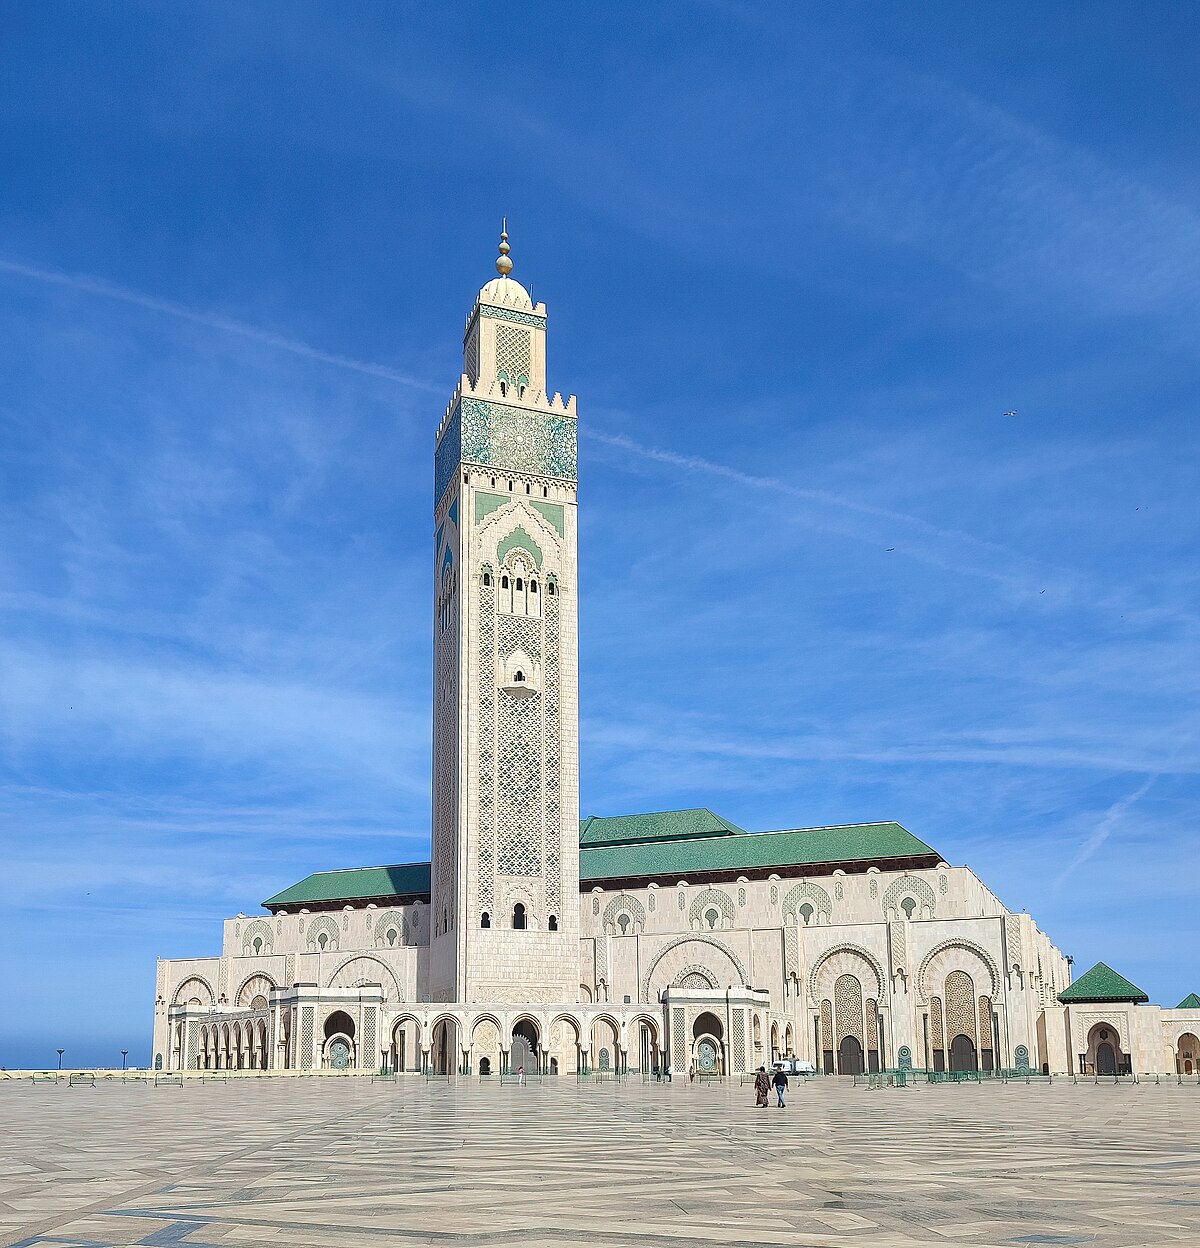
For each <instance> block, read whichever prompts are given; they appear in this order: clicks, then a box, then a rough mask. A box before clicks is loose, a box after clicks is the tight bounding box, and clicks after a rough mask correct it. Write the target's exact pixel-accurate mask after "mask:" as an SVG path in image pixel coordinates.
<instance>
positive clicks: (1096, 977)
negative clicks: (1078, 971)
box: [1058, 962, 1150, 1005]
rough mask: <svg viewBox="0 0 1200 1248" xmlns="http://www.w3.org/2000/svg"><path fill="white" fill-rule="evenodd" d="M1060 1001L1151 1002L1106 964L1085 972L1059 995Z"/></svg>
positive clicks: (1135, 985) (1138, 989)
mask: <svg viewBox="0 0 1200 1248" xmlns="http://www.w3.org/2000/svg"><path fill="white" fill-rule="evenodd" d="M1058 999H1059V1001H1063V1002H1066V1004H1067V1005H1071V1004H1072V1003H1078V1004H1081V1005H1082V1004H1086V1003H1087V1002H1089V1001H1099V1002H1104V1001H1111V1002H1116V1001H1132V1002H1134V1003H1140V1002H1144V1001H1149V1000H1150V998H1149V997H1148V996H1147V995H1146V994H1145V993H1144V992H1143V991H1142V990H1141V989H1140V988H1139V987H1138V986H1137V984H1135V983H1133V982H1132V981H1131V980H1128V979H1126V978H1125V976H1124V975H1122V974H1121V973H1120V972H1119V971H1114V970H1113V968H1112V967H1111V966H1109V965H1108V964H1107V963H1106V962H1097V963H1096V965H1095V966H1093V967H1092V969H1091V970H1090V971H1085V972H1084V973H1083V974H1082V975H1080V977H1079V978H1078V979H1077V980H1075V982H1074V983H1072V984H1070V985H1068V986H1067V987H1066V988H1064V989H1063V990H1062V992H1060V993H1059V994H1058Z"/></svg>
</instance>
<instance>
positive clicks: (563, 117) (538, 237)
mask: <svg viewBox="0 0 1200 1248" xmlns="http://www.w3.org/2000/svg"><path fill="white" fill-rule="evenodd" d="M4 23H5V33H4V38H5V44H6V57H5V60H6V70H5V74H4V75H3V76H2V77H0V117H3V119H4V120H3V122H2V123H0V160H2V162H3V168H4V170H5V177H4V181H3V187H2V189H0V377H2V378H3V382H2V383H0V422H2V427H3V437H2V438H0V539H2V540H0V827H2V828H3V854H4V857H3V861H4V870H3V873H2V874H0V983H2V985H3V990H4V996H5V1000H6V1002H7V1003H8V1004H9V1006H10V1007H12V1008H6V1009H5V1010H3V1011H0V1063H2V1064H5V1065H8V1066H15V1065H21V1064H41V1063H43V1062H46V1061H48V1060H52V1055H53V1049H54V1048H56V1047H58V1046H59V1045H63V1046H65V1047H66V1048H67V1050H68V1057H67V1061H68V1063H71V1062H75V1063H80V1064H82V1063H83V1062H85V1061H86V1062H102V1061H119V1051H120V1049H121V1048H122V1047H128V1048H129V1049H130V1050H131V1060H138V1061H145V1060H147V1056H148V1052H149V1028H150V1021H151V1002H152V997H153V981H154V959H155V957H157V956H160V955H161V956H187V955H199V954H215V953H216V952H217V951H218V949H219V939H220V920H221V919H222V918H223V917H224V916H227V915H230V914H235V913H237V912H238V911H244V912H247V913H252V912H254V910H255V909H256V907H257V903H258V901H259V900H260V899H261V898H263V897H265V896H268V895H270V893H272V892H274V891H276V890H277V889H279V888H281V887H283V886H285V885H286V884H288V883H290V882H292V881H294V880H295V879H298V878H300V877H301V876H303V875H305V874H306V873H308V872H310V871H313V870H318V869H323V868H329V867H337V866H353V865H361V864H370V863H380V862H396V861H406V860H412V859H417V858H422V857H424V856H425V855H427V853H428V828H429V812H428V804H429V795H428V788H429V699H430V694H429V665H430V664H429V660H430V649H431V642H430V584H431V581H430V558H431V555H430V541H431V523H430V481H431V474H432V450H433V435H434V431H435V429H436V426H437V423H438V419H439V417H440V414H441V412H442V409H443V407H444V405H445V402H446V400H447V398H448V397H449V394H450V391H451V390H452V388H453V385H454V382H455V379H456V377H457V375H458V372H459V369H460V366H461V355H460V352H461V331H462V326H463V319H464V317H465V315H466V313H467V312H468V310H469V308H470V306H471V303H472V300H473V297H474V293H475V291H476V290H477V289H478V287H479V286H480V285H481V284H482V283H483V282H484V281H485V280H487V278H488V277H489V276H490V275H491V273H492V267H491V266H492V260H493V257H494V254H495V241H496V233H497V227H498V223H499V218H500V216H501V215H502V214H507V215H508V218H509V222H510V229H511V233H512V245H513V256H514V259H515V261H516V274H515V275H516V276H517V277H519V278H521V279H522V280H523V281H525V282H526V283H527V284H529V285H531V286H532V288H533V293H534V296H535V298H539V299H544V300H545V301H546V302H547V304H548V305H549V310H550V334H551V338H550V371H551V384H552V386H553V387H554V388H557V389H561V390H563V391H564V392H568V391H569V392H573V393H576V394H578V395H579V396H580V414H581V560H582V573H581V576H582V586H581V590H582V622H581V629H582V632H581V640H580V647H581V667H582V703H583V711H582V752H583V757H582V805H583V813H584V814H610V813H619V812H623V811H631V810H645V809H663V808H669V807H673V806H688V805H709V806H712V807H713V808H714V809H716V810H717V811H719V812H720V813H721V814H722V815H724V816H725V817H727V818H729V819H731V820H733V821H735V822H737V823H739V824H741V825H743V826H745V827H749V828H752V829H767V828H781V827H797V826H800V827H803V826H812V825H820V824H828V823H844V822H855V821H865V820H873V819H897V820H899V821H900V822H902V823H904V824H905V825H906V826H908V827H909V828H911V829H912V830H913V831H914V832H915V833H917V834H918V835H919V836H921V837H922V838H924V839H925V840H927V841H929V842H930V843H931V844H933V845H934V846H935V847H937V848H938V849H939V850H940V851H941V852H942V854H943V855H944V856H945V857H946V858H947V859H948V860H949V861H951V862H954V863H964V862H965V863H968V864H969V865H971V866H972V867H974V869H975V870H976V871H977V872H978V873H979V874H980V875H981V876H982V878H983V879H984V880H985V881H987V882H988V883H989V884H990V885H991V886H992V887H993V888H994V889H995V890H996V891H997V892H998V894H999V895H1000V896H1001V898H1002V899H1003V900H1004V901H1005V902H1006V903H1007V904H1008V905H1010V906H1012V907H1013V908H1016V909H1028V910H1029V911H1030V912H1031V913H1032V914H1034V915H1035V917H1036V918H1037V919H1038V920H1039V922H1040V923H1041V924H1042V926H1043V927H1044V928H1045V929H1046V930H1048V931H1049V932H1050V934H1051V935H1052V937H1053V938H1054V939H1055V940H1056V941H1057V943H1058V944H1059V945H1060V946H1061V947H1062V948H1063V949H1064V950H1065V951H1066V952H1067V953H1069V954H1071V955H1073V956H1074V958H1075V959H1076V970H1077V971H1079V970H1082V969H1085V968H1086V967H1087V966H1090V965H1091V964H1092V962H1094V961H1096V960H1098V959H1104V960H1105V961H1108V962H1110V963H1111V964H1113V965H1114V966H1116V967H1117V968H1118V969H1119V970H1121V971H1123V972H1124V973H1125V974H1127V975H1129V976H1130V977H1131V978H1132V979H1134V980H1135V981H1136V982H1137V983H1139V984H1141V985H1142V986H1143V987H1144V988H1145V989H1146V990H1147V991H1148V992H1149V993H1150V994H1151V996H1152V998H1153V999H1155V1000H1160V1001H1162V1002H1164V1003H1166V1004H1171V1005H1173V1004H1174V1003H1175V1002H1176V1001H1178V1000H1179V999H1180V998H1182V997H1183V996H1184V995H1185V994H1186V993H1187V992H1189V991H1192V990H1197V991H1200V966H1197V960H1196V955H1195V950H1196V949H1197V948H1198V947H1200V919H1198V918H1197V882H1196V870H1195V863H1196V857H1195V855H1196V834H1197V809H1198V805H1200V781H1198V778H1197V773H1198V771H1200V765H1198V763H1200V713H1198V711H1197V705H1198V701H1197V693H1198V692H1200V677H1198V674H1197V669H1198V665H1197V656H1198V653H1200V649H1198V647H1200V627H1198V620H1200V606H1198V602H1197V596H1198V594H1197V591H1198V572H1197V560H1196V551H1197V545H1198V541H1200V508H1198V507H1197V505H1196V494H1197V479H1198V469H1200V463H1198V461H1200V447H1198V435H1197V424H1196V416H1197V412H1196V407H1197V402H1196V395H1197V393H1198V392H1200V365H1198V361H1197V350H1196V337H1195V329H1196V324H1197V321H1198V316H1200V162H1198V161H1197V159H1196V151H1195V135H1196V133H1198V132H1200V115H1198V114H1200V103H1198V97H1197V95H1196V92H1195V84H1194V67H1195V63H1196V59H1197V55H1198V53H1200V31H1198V29H1197V20H1196V14H1195V12H1194V10H1193V9H1192V7H1191V6H1187V5H1169V4H1155V3H1149V4H1133V3H1129V4H1112V3H1095V4H1091V5H1087V6H1081V5H1075V4H1051V5H1045V4H1039V5H1032V4H1015V5H1006V6H1004V8H1003V9H1002V10H996V9H988V8H986V7H980V6H975V5H962V4H958V3H929V4H925V5H922V6H919V9H914V8H913V7H912V6H901V7H896V6H892V5H877V4H861V3H860V4H855V3H850V4H845V5H836V6H834V5H825V6H800V5H791V4H786V5H780V6H777V7H771V6H769V5H765V4H763V5H759V4H739V3H710V4H682V3H661V4H656V5H650V6H638V5H616V6H610V5H597V6H592V7H591V9H586V8H585V6H576V5H547V6H543V7H539V6H524V7H522V6H515V7H514V6H507V7H503V6H501V7H497V6H495V5H482V4H480V5H466V4H463V5H455V6H431V5H401V4H384V3H374V4H367V3H359V4H355V5H340V4H327V5H318V4H304V5H287V6H279V5H266V4H255V3H238V4H233V3H228V4H221V3H206V4H200V5H191V6H185V7H180V6H162V5H145V6H139V5H136V4H132V3H129V4H122V5H105V6H99V5H94V6H93V5H58V4H54V3H46V4H39V5H36V6H31V5H26V6H23V7H21V8H18V9H13V10H10V11H9V12H8V13H7V14H6V16H5V18H4ZM1014 409H1015V410H1016V412H1017V415H1016V416H1015V417H1006V416H1005V414H1004V413H1006V412H1008V411H1010V410H1014Z"/></svg>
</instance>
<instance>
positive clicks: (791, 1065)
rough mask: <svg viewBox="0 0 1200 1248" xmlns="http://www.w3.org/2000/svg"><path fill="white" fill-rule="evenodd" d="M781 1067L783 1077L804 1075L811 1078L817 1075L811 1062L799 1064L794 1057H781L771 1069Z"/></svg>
mask: <svg viewBox="0 0 1200 1248" xmlns="http://www.w3.org/2000/svg"><path fill="white" fill-rule="evenodd" d="M775 1067H781V1068H782V1069H783V1073H784V1074H785V1075H805V1076H811V1075H815V1074H816V1073H817V1068H816V1067H815V1066H814V1065H813V1064H812V1062H801V1061H798V1060H797V1059H796V1058H794V1057H781V1058H779V1059H778V1060H777V1061H776V1062H774V1063H773V1066H772V1069H774V1068H775Z"/></svg>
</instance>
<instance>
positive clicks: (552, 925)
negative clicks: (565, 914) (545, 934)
mask: <svg viewBox="0 0 1200 1248" xmlns="http://www.w3.org/2000/svg"><path fill="white" fill-rule="evenodd" d="M546 927H547V928H548V929H549V930H550V931H552V932H557V931H558V915H556V914H552V915H551V916H550V921H549V922H548V923H547V924H546Z"/></svg>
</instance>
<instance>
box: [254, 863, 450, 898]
mask: <svg viewBox="0 0 1200 1248" xmlns="http://www.w3.org/2000/svg"><path fill="white" fill-rule="evenodd" d="M429 887H430V885H429V863H427V862H405V863H401V864H400V865H399V866H395V867H355V868H353V869H351V870H349V871H317V872H316V873H315V874H313V875H309V876H306V877H305V878H304V879H302V880H301V881H300V883H299V884H293V885H292V886H291V888H285V889H284V890H283V892H282V893H276V894H275V896H274V897H268V898H267V900H266V901H264V902H263V903H262V904H263V905H264V906H302V905H304V903H305V902H309V901H318V902H319V901H359V900H367V899H369V898H372V897H406V896H411V895H414V894H415V895H416V896H428V895H429Z"/></svg>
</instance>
